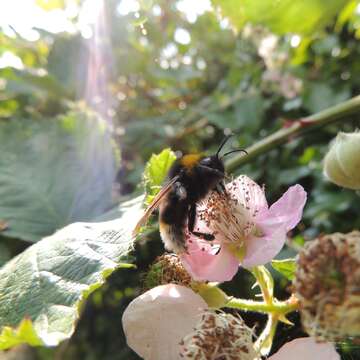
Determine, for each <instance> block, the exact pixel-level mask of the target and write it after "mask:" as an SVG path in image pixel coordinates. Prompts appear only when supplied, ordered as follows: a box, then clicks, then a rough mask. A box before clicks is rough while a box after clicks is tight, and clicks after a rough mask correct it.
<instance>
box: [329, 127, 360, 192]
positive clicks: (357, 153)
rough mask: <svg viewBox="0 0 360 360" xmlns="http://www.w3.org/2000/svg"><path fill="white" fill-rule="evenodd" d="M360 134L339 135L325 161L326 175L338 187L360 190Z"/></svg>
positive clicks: (341, 133)
mask: <svg viewBox="0 0 360 360" xmlns="http://www.w3.org/2000/svg"><path fill="white" fill-rule="evenodd" d="M359 168H360V132H354V133H350V134H346V133H343V132H340V133H338V135H337V137H336V139H335V143H334V144H333V145H332V146H331V148H330V150H329V152H328V153H327V154H326V156H325V160H324V173H325V175H326V176H327V177H328V178H329V180H330V181H332V182H333V183H335V184H336V185H339V186H342V187H345V188H349V189H354V190H359V189H360V171H359Z"/></svg>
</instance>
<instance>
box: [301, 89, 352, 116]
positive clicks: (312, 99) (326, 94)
mask: <svg viewBox="0 0 360 360" xmlns="http://www.w3.org/2000/svg"><path fill="white" fill-rule="evenodd" d="M350 96H351V92H350V89H349V88H346V87H345V88H340V89H339V88H334V87H332V86H331V84H327V83H311V84H309V85H308V89H307V92H306V94H305V97H304V106H305V108H306V109H307V110H309V111H310V112H311V113H316V112H318V111H321V110H324V109H326V108H328V107H331V106H334V105H336V104H340V103H341V102H343V101H345V100H347V99H349V98H350Z"/></svg>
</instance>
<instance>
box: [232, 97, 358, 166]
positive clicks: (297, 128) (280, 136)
mask: <svg viewBox="0 0 360 360" xmlns="http://www.w3.org/2000/svg"><path fill="white" fill-rule="evenodd" d="M356 113H360V95H358V96H355V97H353V98H352V99H350V100H348V101H345V102H343V103H341V104H338V105H335V106H333V107H331V108H328V109H326V110H323V111H320V112H318V113H316V114H314V115H310V116H308V117H306V118H303V119H300V120H298V121H295V122H293V123H292V124H291V125H290V126H288V127H284V128H282V129H280V130H278V131H276V132H275V133H273V134H271V135H269V136H267V137H266V138H264V139H262V140H260V141H258V142H256V143H255V144H254V145H252V146H250V147H249V148H247V149H246V151H247V152H248V155H243V154H241V155H237V156H234V157H233V158H232V159H229V160H228V161H227V162H226V170H227V171H229V172H231V171H234V170H235V169H237V168H238V167H239V166H241V165H244V164H246V163H249V162H250V161H252V160H253V159H254V158H256V157H257V156H259V155H261V154H264V153H265V152H267V151H269V150H271V149H273V148H275V147H277V146H279V145H281V144H283V143H285V142H287V141H289V140H291V139H293V138H295V137H297V136H301V135H303V134H305V133H307V132H308V131H312V130H315V129H317V128H319V127H322V126H325V125H328V124H331V123H333V122H335V121H337V120H340V119H342V118H344V117H346V116H349V115H354V114H356Z"/></svg>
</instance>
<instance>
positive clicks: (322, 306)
mask: <svg viewBox="0 0 360 360" xmlns="http://www.w3.org/2000/svg"><path fill="white" fill-rule="evenodd" d="M294 290H295V295H296V297H297V298H298V299H299V301H300V306H301V310H300V312H301V319H302V324H303V326H304V328H305V330H306V331H307V332H308V333H309V334H310V335H311V336H314V337H316V338H317V339H326V340H331V341H338V340H342V339H345V338H356V337H359V336H360V232H359V231H353V232H351V233H348V234H341V233H334V234H331V235H326V236H321V237H319V238H318V239H316V240H314V241H312V242H311V243H308V244H307V246H305V248H304V249H303V250H302V251H301V252H300V255H299V260H298V268H297V271H296V277H295V280H294Z"/></svg>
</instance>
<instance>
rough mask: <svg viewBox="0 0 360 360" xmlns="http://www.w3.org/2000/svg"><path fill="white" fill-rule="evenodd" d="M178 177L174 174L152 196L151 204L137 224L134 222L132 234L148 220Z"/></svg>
mask: <svg viewBox="0 0 360 360" xmlns="http://www.w3.org/2000/svg"><path fill="white" fill-rule="evenodd" d="M178 179H179V176H178V175H177V176H174V177H173V178H172V179H170V181H168V182H167V183H166V184H165V185H164V186H163V187H162V188H161V190H160V191H159V192H158V193H157V194H156V196H155V197H154V199H153V201H152V202H151V204H150V205H149V206H148V207H147V209H146V210H145V212H144V214H143V216H142V217H141V219H140V220H139V221H138V222H137V224H136V226H135V228H134V230H133V233H132V234H133V236H135V235H136V234H137V233H138V232H139V230H140V228H141V227H142V226H144V225H145V224H146V222H147V221H148V219H149V217H150V215H151V214H152V212H153V211H154V210H155V209H157V208H158V207H159V205H160V202H161V200H162V199H163V198H164V196H165V195H166V194H167V193H168V192H169V191H170V189H171V187H172V186H173V185H174V184H175V183H176V181H177V180H178Z"/></svg>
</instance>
